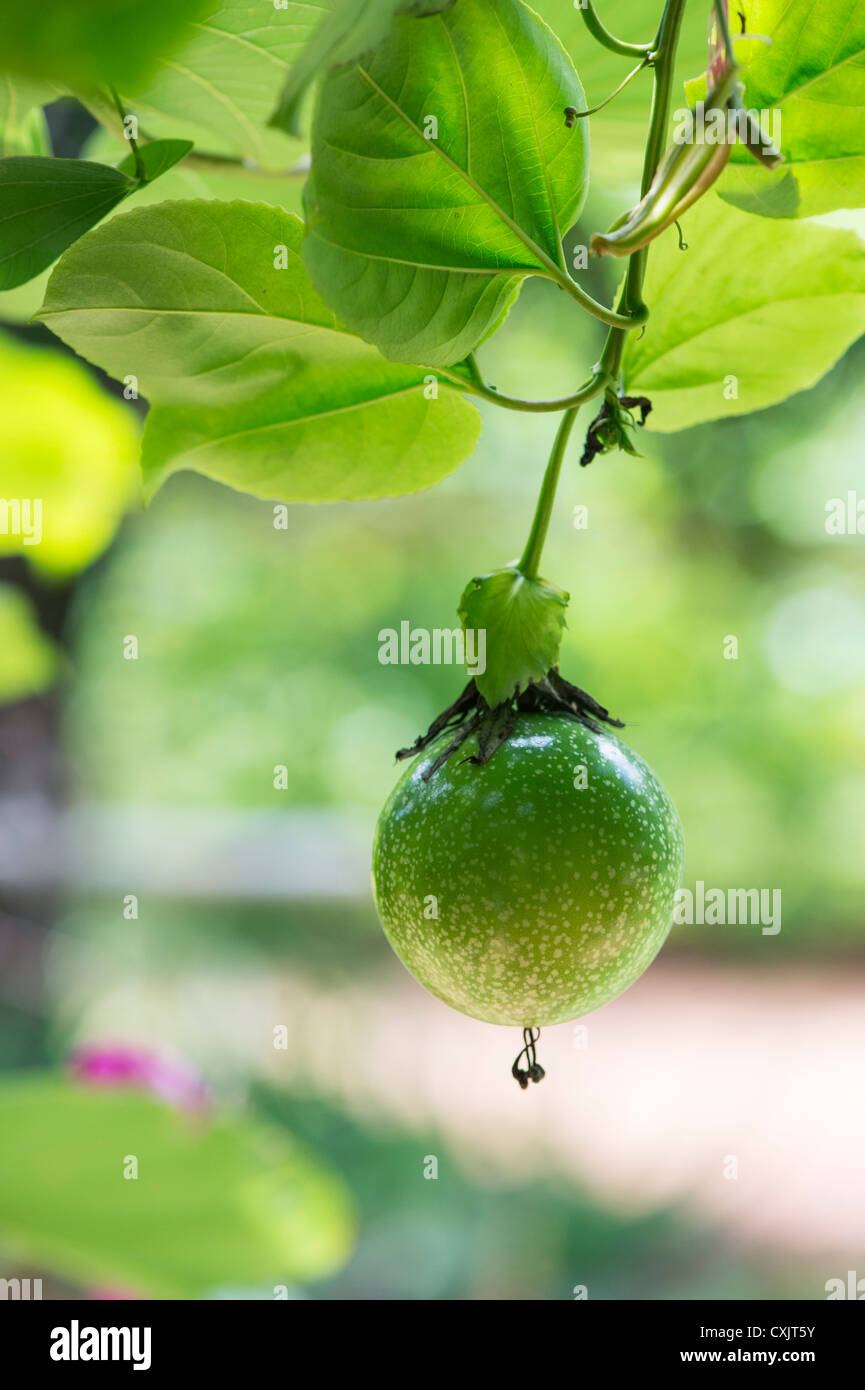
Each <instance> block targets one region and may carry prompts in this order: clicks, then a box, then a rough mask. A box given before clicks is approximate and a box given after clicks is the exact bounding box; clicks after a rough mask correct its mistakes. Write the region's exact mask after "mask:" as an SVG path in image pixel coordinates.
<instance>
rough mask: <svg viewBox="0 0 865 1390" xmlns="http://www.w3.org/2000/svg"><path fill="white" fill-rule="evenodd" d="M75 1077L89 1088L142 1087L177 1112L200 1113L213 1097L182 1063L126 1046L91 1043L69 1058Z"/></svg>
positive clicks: (198, 1078) (197, 1077) (194, 1073)
mask: <svg viewBox="0 0 865 1390" xmlns="http://www.w3.org/2000/svg"><path fill="white" fill-rule="evenodd" d="M70 1064H71V1067H72V1074H73V1076H74V1077H75V1078H76V1080H78V1081H82V1082H84V1083H85V1085H88V1086H139V1087H141V1088H143V1089H144V1090H146V1091H150V1093H151V1094H152V1095H154V1096H158V1098H159V1099H160V1100H164V1101H165V1103H166V1104H167V1105H171V1106H173V1108H174V1109H175V1110H182V1111H184V1112H185V1113H187V1114H189V1113H195V1114H199V1113H200V1112H201V1111H202V1110H206V1109H207V1108H208V1105H209V1101H210V1097H209V1094H208V1091H207V1087H206V1086H205V1084H204V1082H203V1081H202V1079H201V1077H200V1076H199V1075H198V1074H197V1072H194V1071H193V1070H192V1068H191V1067H187V1066H185V1065H184V1063H182V1062H177V1061H169V1060H167V1059H165V1058H162V1057H157V1056H155V1055H154V1054H153V1053H150V1052H145V1051H143V1050H142V1049H140V1048H135V1047H128V1046H125V1045H123V1044H117V1045H115V1046H103V1045H100V1044H90V1045H89V1046H86V1047H81V1048H78V1049H77V1050H76V1051H75V1052H74V1053H73V1054H72V1057H71V1058H70Z"/></svg>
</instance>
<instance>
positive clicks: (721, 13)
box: [714, 0, 736, 63]
mask: <svg viewBox="0 0 865 1390" xmlns="http://www.w3.org/2000/svg"><path fill="white" fill-rule="evenodd" d="M714 6H715V14H716V15H717V17H718V28H719V29H720V31H721V38H722V39H723V40H724V47H725V48H726V50H727V62H728V63H735V61H736V52H735V49H734V47H733V35H732V33H731V31H730V15H729V11H728V7H727V5H726V4H725V0H714Z"/></svg>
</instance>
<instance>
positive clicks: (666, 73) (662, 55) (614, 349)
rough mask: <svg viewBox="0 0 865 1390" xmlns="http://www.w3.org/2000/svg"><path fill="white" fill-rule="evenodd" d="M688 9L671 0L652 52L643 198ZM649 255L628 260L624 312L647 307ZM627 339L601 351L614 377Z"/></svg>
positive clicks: (614, 336)
mask: <svg viewBox="0 0 865 1390" xmlns="http://www.w3.org/2000/svg"><path fill="white" fill-rule="evenodd" d="M684 12H685V0H667V2H666V4H665V6H664V13H663V15H662V16H661V23H660V27H659V29H658V36H657V38H656V40H655V46H654V49H653V53H652V67H653V69H654V76H655V82H654V87H653V90H652V109H651V113H650V115H649V134H648V138H647V140H646V152H645V155H644V158H643V177H642V182H641V186H640V197H641V198H643V197H645V195H646V193H648V191H649V187H650V185H651V182H652V179H653V178H654V177H655V173H656V172H657V168H658V165H659V164H660V162H661V159H662V158H663V154H664V146H665V144H666V139H667V126H668V124H669V120H670V107H671V104H672V93H673V69H674V67H675V62H676V49H677V46H678V43H679V34H680V32H681V28H682V17H683V15H684ZM648 258H649V248H648V247H647V246H644V247H642V248H641V250H639V251H635V252H634V253H633V255H632V256H631V257H630V258H629V260H628V273H627V275H626V276H625V284H624V288H623V290H622V296H621V299H620V300H619V311H620V313H622V314H629V313H634V312H636V311H638V310H640V309H642V310H645V305H644V303H643V281H644V279H645V276H646V264H647V262H648ZM625 341H626V338H625V334H624V333H623V332H621V331H620V330H618V329H613V330H612V332H610V333H609V334H608V335H607V341H606V344H605V345H604V351H603V353H602V354H601V364H602V365H603V366H604V367H605V368H606V370H607V371H608V372H609V373H610V376H611V377H613V378H614V379H617V378H618V376H619V372H620V371H621V366H622V353H623V351H624V347H625Z"/></svg>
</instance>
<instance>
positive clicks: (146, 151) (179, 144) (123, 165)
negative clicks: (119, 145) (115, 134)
mask: <svg viewBox="0 0 865 1390" xmlns="http://www.w3.org/2000/svg"><path fill="white" fill-rule="evenodd" d="M191 149H192V141H191V140H152V141H151V142H150V144H149V145H139V147H138V155H139V158H140V160H141V168H142V171H143V174H142V183H153V181H154V179H158V178H161V177H162V175H163V174H166V173H167V172H168V170H169V169H173V168H174V166H175V164H177V163H179V162H180V160H181V159H185V158H186V156H187V155H188V154H189V151H190V150H191ZM117 168H118V169H119V170H120V172H121V173H122V174H126V175H127V176H128V177H129V178H131V179H137V178H138V166H137V164H136V160H135V155H134V153H132V152H130V153H129V154H127V155H126V156H125V157H124V158H123V159H121V160H120V163H119V164H118V165H117Z"/></svg>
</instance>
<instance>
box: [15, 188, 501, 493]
mask: <svg viewBox="0 0 865 1390" xmlns="http://www.w3.org/2000/svg"><path fill="white" fill-rule="evenodd" d="M302 235H303V227H302V224H301V222H300V221H299V219H298V218H296V217H293V216H292V215H291V214H289V213H286V212H284V211H283V210H282V209H281V208H274V207H269V206H266V205H264V204H257V203H206V202H197V201H196V202H187V203H165V204H161V205H159V206H158V207H151V208H142V209H141V210H140V211H137V212H132V213H129V214H128V215H127V216H125V217H117V218H114V219H113V220H112V221H111V222H109V223H107V224H106V225H105V226H104V227H101V228H99V229H98V230H97V231H95V232H92V233H91V234H90V235H89V236H87V237H85V238H83V239H82V240H81V241H80V242H78V243H77V244H76V245H75V246H74V247H73V248H72V249H71V250H70V251H69V252H67V254H66V255H65V256H64V257H63V260H62V261H61V262H60V264H59V265H58V266H57V268H56V270H55V272H54V274H53V275H52V277H51V280H50V282H49V286H48V292H47V295H46V299H45V304H44V306H43V309H42V312H41V317H42V318H43V319H44V321H45V322H46V323H47V324H48V326H49V327H50V328H51V329H52V330H53V331H54V332H55V333H57V334H58V336H59V337H61V338H62V339H63V340H64V341H65V342H67V343H69V344H70V345H71V346H72V347H74V348H75V349H76V351H77V352H80V353H81V354H82V356H84V357H87V358H88V359H89V360H90V361H92V362H96V363H98V365H99V366H101V367H103V368H104V369H105V370H106V371H107V372H110V373H111V375H112V376H116V377H119V378H121V379H123V378H124V377H126V376H128V375H129V374H130V373H131V374H133V375H134V376H135V377H136V378H137V380H138V383H139V387H140V390H141V391H142V392H143V394H144V395H146V396H147V397H148V398H149V399H150V400H151V401H152V402H153V403H154V405H155V406H156V408H155V409H154V410H153V411H152V412H151V415H150V417H149V419H148V422H147V429H146V432H145V441H144V451H143V458H142V468H143V471H144V477H145V489H146V491H147V493H148V494H152V493H153V492H154V491H155V490H156V488H157V487H158V486H159V485H160V484H161V483H162V482H163V481H164V479H165V478H167V477H168V476H169V475H170V474H171V473H174V472H176V471H177V470H178V469H181V468H192V469H195V470H196V471H198V472H201V473H205V474H207V475H208V476H209V477H213V478H217V479H219V481H221V482H225V483H228V484H229V485H231V486H232V487H236V488H240V489H242V490H243V491H246V492H252V493H254V494H255V495H256V496H260V497H275V498H283V499H285V500H297V501H331V500H334V499H336V498H361V497H382V496H391V495H394V494H398V493H403V492H413V491H415V490H417V489H418V488H422V487H427V486H429V485H430V484H431V483H434V482H438V481H439V480H440V479H441V478H442V477H444V476H445V475H446V474H447V473H450V472H452V471H453V469H454V468H456V466H457V465H458V464H459V463H460V462H461V461H462V460H463V459H464V458H465V457H467V455H468V454H470V453H471V451H472V449H473V448H474V445H475V442H476V439H477V434H478V429H479V420H478V416H477V413H476V411H475V410H474V408H473V407H472V406H470V405H469V404H468V403H467V402H466V401H464V400H463V399H462V397H461V396H460V395H459V394H458V393H457V392H455V391H453V390H451V389H450V388H449V387H448V386H446V385H444V384H443V383H439V382H437V381H436V379H435V377H434V376H432V374H430V373H425V372H424V370H423V369H422V368H417V367H408V366H399V365H396V364H394V363H389V362H385V361H384V359H383V358H382V357H381V356H380V355H379V353H378V352H376V351H375V349H374V348H371V347H370V346H369V345H368V344H366V343H363V342H361V341H360V339H358V338H356V337H354V336H353V335H352V334H350V333H347V332H346V331H345V330H344V329H343V328H342V327H341V326H340V324H339V323H338V321H337V320H336V318H335V317H334V315H333V314H332V313H331V311H330V310H329V309H328V308H327V307H326V305H325V304H324V303H323V302H322V300H321V299H320V298H319V296H318V295H317V294H316V292H315V290H314V289H313V287H312V285H311V284H310V282H309V279H308V278H307V276H306V273H305V271H304V269H303V264H302V261H301V258H300V243H301V238H302ZM277 267H279V268H277Z"/></svg>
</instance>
